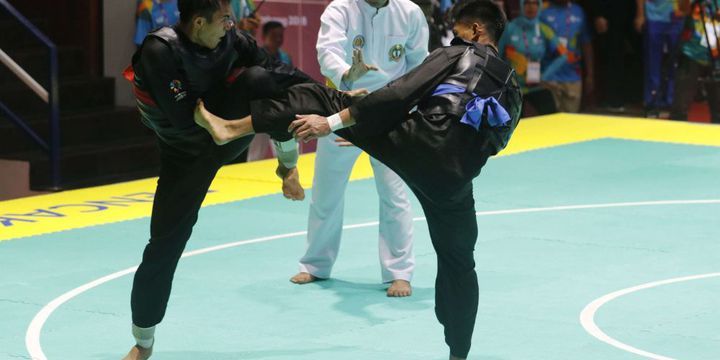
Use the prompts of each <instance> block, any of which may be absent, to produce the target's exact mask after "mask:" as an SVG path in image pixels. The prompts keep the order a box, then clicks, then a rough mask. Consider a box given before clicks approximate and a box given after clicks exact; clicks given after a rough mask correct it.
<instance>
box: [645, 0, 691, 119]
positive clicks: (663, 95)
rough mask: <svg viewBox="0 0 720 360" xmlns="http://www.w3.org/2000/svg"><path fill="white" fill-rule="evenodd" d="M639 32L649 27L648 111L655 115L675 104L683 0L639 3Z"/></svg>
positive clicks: (647, 42)
mask: <svg viewBox="0 0 720 360" xmlns="http://www.w3.org/2000/svg"><path fill="white" fill-rule="evenodd" d="M637 2H638V14H640V15H639V16H636V17H635V28H636V30H638V31H640V30H641V29H642V27H643V25H644V27H645V96H644V102H645V108H646V109H647V110H648V112H653V113H655V112H656V111H659V110H661V109H668V108H669V107H670V105H671V104H672V101H673V100H672V99H673V90H674V89H673V87H674V81H673V80H674V75H675V66H674V63H675V62H676V61H677V56H678V55H679V52H677V51H675V50H676V49H677V46H678V40H679V38H680V32H681V31H682V28H683V20H684V19H685V14H684V13H683V12H682V11H680V6H679V0H637Z"/></svg>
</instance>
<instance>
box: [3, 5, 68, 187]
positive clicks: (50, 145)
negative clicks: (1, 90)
mask: <svg viewBox="0 0 720 360" xmlns="http://www.w3.org/2000/svg"><path fill="white" fill-rule="evenodd" d="M0 5H1V6H3V7H4V8H5V10H7V12H8V13H10V15H12V16H13V17H14V18H15V19H17V21H19V22H20V24H22V26H23V27H25V28H26V29H27V30H28V31H29V32H30V33H32V34H33V36H35V38H36V39H38V40H39V41H40V42H41V43H43V45H45V47H47V49H48V52H49V55H50V79H49V80H50V83H49V84H50V86H49V89H47V94H48V95H47V98H43V100H45V101H46V102H47V104H48V105H49V107H50V139H49V140H48V141H45V140H43V139H42V138H41V137H40V136H38V134H37V133H36V132H35V131H34V130H33V129H32V128H31V127H30V126H29V125H28V124H27V122H25V121H24V120H23V119H22V118H20V117H19V116H17V115H16V114H15V113H13V112H12V111H11V110H10V108H8V107H7V106H6V105H5V104H3V103H2V102H1V101H0V111H2V112H3V113H5V115H7V117H8V119H9V120H10V121H11V122H13V123H14V124H15V125H17V126H18V127H19V128H20V129H22V130H23V131H24V132H25V133H26V134H27V135H28V136H29V137H30V139H32V140H33V142H35V143H36V144H37V145H38V146H40V147H41V148H42V149H43V150H45V152H46V153H48V156H49V157H50V167H51V179H50V183H51V186H52V189H53V190H60V181H61V177H60V101H59V89H58V88H59V86H58V56H57V47H56V46H55V43H53V42H52V41H51V40H50V39H49V38H48V37H47V36H45V34H43V32H42V31H40V29H38V28H37V27H36V26H35V25H33V23H32V22H30V20H28V19H27V18H26V17H25V16H23V15H22V14H21V13H20V12H19V11H17V9H15V7H13V6H12V5H10V4H9V3H8V2H7V0H0Z"/></svg>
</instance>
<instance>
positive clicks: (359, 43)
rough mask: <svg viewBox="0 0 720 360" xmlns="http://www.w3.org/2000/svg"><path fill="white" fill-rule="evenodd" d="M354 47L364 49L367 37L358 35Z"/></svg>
mask: <svg viewBox="0 0 720 360" xmlns="http://www.w3.org/2000/svg"><path fill="white" fill-rule="evenodd" d="M352 44H353V49H362V48H363V46H365V37H364V36H362V35H358V36H356V37H355V38H354V39H353V42H352Z"/></svg>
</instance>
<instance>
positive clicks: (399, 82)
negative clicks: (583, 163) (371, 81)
mask: <svg viewBox="0 0 720 360" xmlns="http://www.w3.org/2000/svg"><path fill="white" fill-rule="evenodd" d="M452 45H453V46H448V47H444V48H440V49H437V50H435V51H433V52H432V53H431V54H430V55H429V56H428V57H427V58H426V59H425V61H424V62H423V63H422V64H421V65H419V66H417V67H416V68H414V69H413V70H411V71H410V72H408V73H407V74H405V75H403V76H402V77H400V78H398V79H396V80H394V81H392V82H390V83H389V84H388V85H387V86H385V87H383V88H381V89H379V90H377V91H375V92H373V93H371V94H370V95H368V96H366V97H365V98H363V99H362V101H358V102H356V103H355V104H353V105H352V106H351V107H350V113H351V114H352V117H353V118H354V119H355V120H356V122H357V123H358V125H361V124H362V123H363V122H367V121H372V120H373V119H377V118H391V119H392V118H404V117H406V116H407V114H408V113H410V111H411V110H412V109H413V108H414V107H415V106H417V105H419V104H420V105H421V106H420V108H421V109H420V110H422V104H421V103H422V102H423V101H424V100H427V99H428V98H429V96H430V95H432V93H433V91H434V90H435V88H437V86H438V85H440V84H441V83H443V82H447V79H448V78H449V77H451V75H453V72H454V71H455V70H456V68H457V64H458V61H459V60H460V58H461V57H462V56H463V55H464V54H465V52H466V50H467V49H468V47H471V46H475V45H474V44H472V43H469V42H466V41H464V40H462V39H460V38H455V39H454V40H453V43H452ZM486 49H487V51H489V52H490V53H491V55H493V56H495V57H499V56H498V53H497V51H496V50H495V49H494V48H492V47H487V48H486ZM512 81H513V82H514V79H513V80H512ZM492 85H493V84H491V85H490V86H489V87H490V88H493V86H492ZM478 94H479V95H481V96H483V95H485V94H482V93H479V92H478ZM511 95H516V94H511ZM513 100H515V101H513ZM516 100H517V99H512V98H510V97H508V96H506V97H505V98H504V99H501V101H500V102H501V104H503V106H504V107H505V108H506V110H507V111H508V112H509V113H510V116H511V117H512V118H513V121H517V119H519V117H520V115H521V114H520V112H519V110H520V107H519V104H517V101H516Z"/></svg>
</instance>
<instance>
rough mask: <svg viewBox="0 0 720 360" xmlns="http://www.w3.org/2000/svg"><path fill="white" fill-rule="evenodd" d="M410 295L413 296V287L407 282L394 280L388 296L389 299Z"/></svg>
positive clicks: (388, 290)
mask: <svg viewBox="0 0 720 360" xmlns="http://www.w3.org/2000/svg"><path fill="white" fill-rule="evenodd" d="M410 295H412V286H410V282H409V281H406V280H393V282H392V283H391V284H390V287H389V288H388V289H387V296H389V297H406V296H410Z"/></svg>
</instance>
